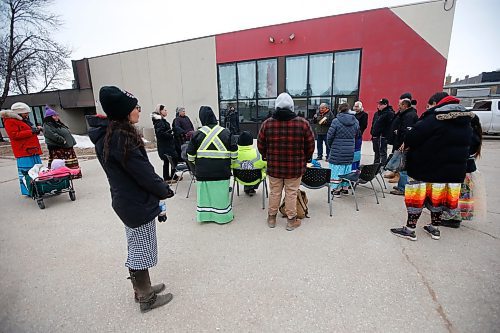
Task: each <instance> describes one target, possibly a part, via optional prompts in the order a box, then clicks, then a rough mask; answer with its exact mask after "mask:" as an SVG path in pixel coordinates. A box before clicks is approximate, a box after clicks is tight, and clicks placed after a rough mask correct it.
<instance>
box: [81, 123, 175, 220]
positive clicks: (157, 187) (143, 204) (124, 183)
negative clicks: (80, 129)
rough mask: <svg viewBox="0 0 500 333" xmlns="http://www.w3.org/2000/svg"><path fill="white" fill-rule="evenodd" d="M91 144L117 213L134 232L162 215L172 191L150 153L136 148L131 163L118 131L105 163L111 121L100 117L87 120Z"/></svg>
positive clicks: (131, 152) (130, 155) (113, 138)
mask: <svg viewBox="0 0 500 333" xmlns="http://www.w3.org/2000/svg"><path fill="white" fill-rule="evenodd" d="M87 121H88V123H89V126H90V127H91V129H90V131H89V137H90V140H91V141H92V142H93V143H94V144H95V151H96V154H97V158H98V159H99V163H101V166H102V168H103V169H104V172H105V173H106V176H107V177H108V182H109V186H110V191H111V201H112V206H113V210H114V211H115V212H116V214H117V215H118V217H119V218H120V219H121V220H122V222H123V223H124V224H125V225H127V226H128V227H130V228H137V227H140V226H141V225H143V224H146V223H148V222H150V221H152V220H153V219H154V218H156V216H158V214H159V213H160V208H159V202H160V200H163V199H166V198H167V197H170V196H171V194H172V191H171V190H170V188H169V186H168V185H167V184H166V183H165V182H164V181H163V179H162V178H161V177H160V176H158V175H157V174H156V173H155V170H154V168H153V166H152V165H151V163H150V162H149V159H148V155H147V154H146V150H145V149H144V148H143V147H141V148H136V149H134V150H132V151H129V153H128V157H127V160H125V159H124V155H123V144H124V142H123V137H122V136H120V134H119V133H118V131H115V132H114V133H113V135H112V137H111V141H110V145H109V148H110V149H109V156H108V159H107V161H104V155H103V149H104V137H105V134H106V128H107V126H108V120H107V119H103V118H100V117H96V116H89V117H87Z"/></svg>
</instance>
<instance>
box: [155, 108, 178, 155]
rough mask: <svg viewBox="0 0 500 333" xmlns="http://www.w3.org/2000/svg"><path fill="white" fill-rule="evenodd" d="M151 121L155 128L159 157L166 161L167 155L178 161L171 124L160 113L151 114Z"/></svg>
mask: <svg viewBox="0 0 500 333" xmlns="http://www.w3.org/2000/svg"><path fill="white" fill-rule="evenodd" d="M151 119H152V121H153V126H154V128H155V135H156V145H157V146H158V155H159V156H160V158H161V159H162V160H166V159H167V155H170V156H172V158H173V159H175V160H177V159H178V158H179V157H178V154H177V151H176V149H175V140H174V134H173V131H172V128H171V127H170V124H169V123H168V121H167V120H166V119H165V118H163V117H162V116H161V115H160V114H158V113H153V114H151Z"/></svg>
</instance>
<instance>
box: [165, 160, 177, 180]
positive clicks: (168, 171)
mask: <svg viewBox="0 0 500 333" xmlns="http://www.w3.org/2000/svg"><path fill="white" fill-rule="evenodd" d="M174 163H176V161H175V159H174ZM174 175H175V165H170V163H169V162H168V159H167V158H165V159H163V180H171V179H172V177H174ZM174 178H177V177H174Z"/></svg>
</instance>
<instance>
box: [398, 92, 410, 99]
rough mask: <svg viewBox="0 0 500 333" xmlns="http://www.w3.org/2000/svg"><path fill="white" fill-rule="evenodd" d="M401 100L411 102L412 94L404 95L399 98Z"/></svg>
mask: <svg viewBox="0 0 500 333" xmlns="http://www.w3.org/2000/svg"><path fill="white" fill-rule="evenodd" d="M399 99H409V100H410V101H411V94H410V93H409V92H407V93H404V94H402V95H401V96H399Z"/></svg>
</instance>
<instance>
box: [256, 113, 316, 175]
mask: <svg viewBox="0 0 500 333" xmlns="http://www.w3.org/2000/svg"><path fill="white" fill-rule="evenodd" d="M257 146H258V148H259V152H260V153H261V154H262V157H263V159H265V160H267V174H268V175H270V176H272V177H275V178H284V179H291V178H298V177H301V176H302V175H303V174H304V173H305V171H306V163H307V161H308V160H309V159H310V158H311V156H312V154H313V153H314V135H313V132H312V129H311V126H310V125H309V123H308V122H307V120H305V119H304V118H301V117H297V116H295V115H294V114H293V112H292V111H289V110H278V111H276V112H275V114H274V115H273V118H269V119H267V120H266V121H265V122H264V123H263V124H262V127H261V128H260V132H259V136H258V138H257Z"/></svg>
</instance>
